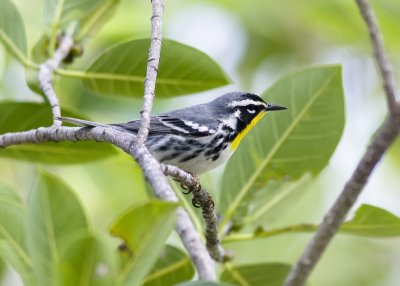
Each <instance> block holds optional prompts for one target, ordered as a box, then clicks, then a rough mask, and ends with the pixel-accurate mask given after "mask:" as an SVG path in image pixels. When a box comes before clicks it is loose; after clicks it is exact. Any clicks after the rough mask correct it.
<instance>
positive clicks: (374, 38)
mask: <svg viewBox="0 0 400 286" xmlns="http://www.w3.org/2000/svg"><path fill="white" fill-rule="evenodd" d="M356 2H357V5H358V8H359V9H360V13H361V15H362V16H363V18H364V21H365V23H366V25H367V28H368V32H369V36H370V38H371V44H372V48H373V50H374V54H375V59H376V62H377V64H378V67H379V71H380V73H381V76H382V80H383V87H384V89H385V94H386V101H387V104H388V108H389V110H390V112H395V109H396V108H398V106H397V105H398V104H399V103H397V102H396V84H395V82H394V76H393V69H392V65H391V64H390V62H389V61H388V59H387V55H386V53H385V48H384V45H383V37H382V33H381V31H380V29H379V25H378V21H377V19H376V17H375V14H374V12H373V11H372V9H371V7H370V5H369V4H368V0H356ZM396 106H397V107H396Z"/></svg>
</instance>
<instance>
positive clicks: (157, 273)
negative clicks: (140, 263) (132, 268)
mask: <svg viewBox="0 0 400 286" xmlns="http://www.w3.org/2000/svg"><path fill="white" fill-rule="evenodd" d="M193 275H194V268H193V265H192V262H191V261H190V259H189V257H188V256H187V255H186V254H185V253H184V252H183V251H181V250H180V249H178V248H176V247H173V246H170V245H166V246H165V247H164V248H163V249H162V250H161V253H160V256H159V258H158V260H157V263H156V264H155V265H154V267H153V269H152V270H151V272H150V273H149V275H147V276H146V278H145V280H144V283H143V285H144V286H169V285H171V286H172V285H176V284H177V283H179V282H182V281H188V280H190V279H192V277H193Z"/></svg>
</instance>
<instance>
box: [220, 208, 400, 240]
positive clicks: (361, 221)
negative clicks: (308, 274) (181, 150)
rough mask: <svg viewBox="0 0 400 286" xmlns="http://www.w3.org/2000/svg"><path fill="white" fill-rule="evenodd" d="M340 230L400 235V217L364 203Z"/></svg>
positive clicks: (304, 228)
mask: <svg viewBox="0 0 400 286" xmlns="http://www.w3.org/2000/svg"><path fill="white" fill-rule="evenodd" d="M318 227H319V226H318V225H316V224H294V225H290V226H286V227H280V228H272V229H263V228H259V229H257V230H256V231H254V232H252V233H240V234H231V235H228V236H226V237H225V238H224V242H225V243H226V242H233V241H244V240H250V239H256V238H267V237H271V236H275V235H280V234H285V233H286V234H287V233H293V232H315V231H316V230H317V229H318ZM339 231H340V233H347V234H351V235H358V236H366V237H375V238H386V237H398V236H400V218H399V217H397V216H395V215H394V214H392V213H390V212H388V211H387V210H384V209H381V208H378V207H375V206H372V205H367V204H364V205H361V207H359V208H358V209H357V211H356V214H355V216H354V218H353V219H351V220H349V221H346V222H344V223H343V224H342V225H341V227H340V229H339Z"/></svg>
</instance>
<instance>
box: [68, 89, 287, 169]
mask: <svg viewBox="0 0 400 286" xmlns="http://www.w3.org/2000/svg"><path fill="white" fill-rule="evenodd" d="M282 109H286V108H285V107H281V106H276V105H271V104H269V103H266V102H265V101H264V100H262V99H261V98H260V97H259V96H257V95H255V94H251V93H246V92H231V93H227V94H224V95H222V96H220V97H218V98H216V99H214V100H213V101H210V102H208V103H204V104H198V105H194V106H190V107H186V108H183V109H177V110H174V111H170V112H167V113H163V114H161V115H155V116H152V117H151V120H150V132H149V136H148V140H147V147H148V148H149V151H150V152H151V153H152V154H153V156H154V157H155V158H156V159H157V160H158V161H159V162H161V163H165V164H170V165H174V166H177V167H179V168H181V169H183V170H185V171H188V172H191V173H194V174H202V173H204V172H206V171H209V170H211V169H214V168H216V167H218V166H219V165H221V164H222V163H224V162H226V161H227V160H228V159H229V157H230V156H231V155H232V154H233V152H234V151H235V150H236V148H237V147H238V145H239V143H240V141H241V140H242V138H243V137H244V136H245V135H246V134H247V132H249V131H250V129H251V128H252V127H254V125H255V124H256V123H257V122H258V121H259V120H260V119H261V118H262V117H263V116H264V115H265V113H266V112H268V111H274V110H282ZM61 120H62V121H66V122H69V123H73V124H77V125H80V126H89V127H96V126H113V127H115V128H118V129H119V130H124V131H127V132H131V133H137V132H138V130H139V126H140V120H134V121H130V122H127V123H121V124H110V125H108V124H101V123H96V122H91V121H86V120H80V119H75V118H68V117H62V118H61Z"/></svg>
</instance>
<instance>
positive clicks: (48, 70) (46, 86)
mask: <svg viewBox="0 0 400 286" xmlns="http://www.w3.org/2000/svg"><path fill="white" fill-rule="evenodd" d="M73 44H74V41H73V39H72V37H71V36H70V35H66V36H63V37H62V39H61V42H60V45H59V47H58V48H57V50H56V52H55V53H54V56H53V57H52V58H50V59H48V60H47V61H45V62H44V63H43V64H41V65H40V68H39V74H38V80H39V85H40V89H41V90H42V91H43V93H44V95H45V96H46V98H47V100H48V101H49V103H50V106H51V112H52V114H53V125H54V126H61V124H62V122H61V121H60V120H59V119H58V118H59V117H60V116H61V109H60V103H59V101H58V98H57V95H56V93H55V91H54V86H53V81H52V77H53V74H54V70H56V69H57V68H58V67H59V66H60V64H61V62H62V61H63V59H65V58H66V57H67V56H68V53H69V51H70V50H71V48H72V46H73Z"/></svg>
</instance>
